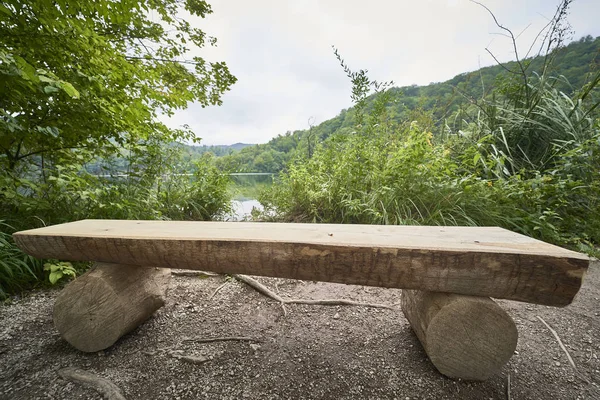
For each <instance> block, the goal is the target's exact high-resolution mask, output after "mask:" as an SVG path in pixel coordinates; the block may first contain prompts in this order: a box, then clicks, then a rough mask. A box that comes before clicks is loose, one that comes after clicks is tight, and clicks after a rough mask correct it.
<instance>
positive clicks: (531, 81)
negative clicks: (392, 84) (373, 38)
mask: <svg viewBox="0 0 600 400" xmlns="http://www.w3.org/2000/svg"><path fill="white" fill-rule="evenodd" d="M564 81H565V80H564V78H560V79H559V78H550V77H549V76H547V75H541V76H538V77H536V76H532V77H530V78H528V79H527V85H528V89H527V90H526V91H525V89H524V88H523V87H522V85H524V83H516V82H515V81H513V80H510V79H509V80H506V81H504V82H503V83H501V84H500V86H499V87H498V89H497V92H496V93H497V97H496V96H492V97H490V98H484V99H482V100H481V101H479V102H477V103H476V104H475V105H474V106H472V107H470V108H468V109H465V110H457V111H456V112H455V115H454V116H453V117H454V119H458V118H461V119H462V123H461V124H453V125H450V124H446V125H445V127H444V131H443V134H437V135H434V134H433V132H432V129H435V126H436V124H435V122H434V116H433V114H434V113H433V112H432V111H421V112H414V113H412V114H410V119H409V120H408V121H407V122H404V123H396V122H395V120H394V119H392V118H390V117H389V109H386V108H382V107H380V106H378V105H381V104H387V103H388V100H387V99H386V97H385V96H386V94H387V93H380V94H378V95H377V96H376V97H375V99H374V101H373V106H372V107H371V108H370V110H369V111H368V114H367V115H366V116H365V117H364V118H363V121H371V122H370V123H367V124H366V125H365V123H363V124H361V125H357V126H356V127H355V130H354V133H350V134H349V133H348V132H347V131H346V130H344V129H343V128H338V130H337V131H336V132H334V133H333V134H331V135H330V136H329V137H328V138H327V139H326V140H324V141H323V142H322V143H321V144H320V145H319V146H318V147H317V149H316V151H315V153H314V155H313V156H312V157H311V158H309V159H306V158H298V159H297V160H296V162H294V163H292V164H291V165H289V167H288V171H287V172H284V173H282V174H281V175H280V179H279V182H278V183H277V184H276V185H275V186H273V187H272V188H271V189H270V190H268V191H266V192H265V193H263V195H262V198H261V202H263V204H265V205H266V210H267V213H266V215H267V216H268V215H273V214H274V213H275V215H276V216H277V217H276V218H277V219H282V220H288V221H303V222H328V223H364V224H424V225H483V226H486V225H496V226H502V227H505V228H508V229H510V230H513V231H516V232H520V233H523V234H526V235H529V236H532V237H535V238H539V239H542V240H545V241H548V242H552V243H555V244H559V245H563V246H567V247H571V248H575V249H578V250H581V251H587V252H589V253H591V254H593V253H594V252H595V251H596V250H594V246H597V245H598V243H600V186H599V182H600V172H599V171H600V158H599V155H600V123H599V120H598V114H597V110H598V105H599V104H600V103H599V101H598V100H597V99H595V97H594V95H593V94H594V91H595V90H596V88H597V86H598V84H599V82H600V74H598V75H596V76H595V77H593V78H592V79H591V80H590V83H588V84H587V85H586V86H584V87H583V88H582V89H580V90H577V91H574V92H572V93H571V94H567V93H564V92H562V91H560V90H558V88H557V86H558V82H564ZM354 84H356V82H354ZM360 92H361V93H362V94H361V95H362V96H364V97H363V98H354V100H355V101H356V102H361V101H364V98H366V96H367V91H364V90H361V91H360ZM525 93H526V94H525ZM386 113H387V115H386ZM458 126H460V129H457V127H458Z"/></svg>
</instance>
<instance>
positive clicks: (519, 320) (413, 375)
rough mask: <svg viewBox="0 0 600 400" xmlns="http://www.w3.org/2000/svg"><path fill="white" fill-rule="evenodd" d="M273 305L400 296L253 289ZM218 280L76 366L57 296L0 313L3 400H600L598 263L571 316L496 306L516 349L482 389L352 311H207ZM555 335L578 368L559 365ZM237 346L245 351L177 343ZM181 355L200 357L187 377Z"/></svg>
mask: <svg viewBox="0 0 600 400" xmlns="http://www.w3.org/2000/svg"><path fill="white" fill-rule="evenodd" d="M258 279H259V280H260V281H261V282H262V283H264V284H265V285H267V286H269V287H270V288H273V290H277V291H278V292H279V294H280V295H282V296H284V297H286V296H289V297H294V298H314V299H318V298H332V297H336V298H345V299H352V300H357V301H364V302H371V303H386V304H397V303H398V302H399V298H400V293H401V292H400V291H399V290H392V289H380V288H370V287H361V286H346V285H338V284H326V283H314V282H301V281H292V280H284V279H270V278H258ZM223 282H225V278H224V277H214V278H208V279H199V278H193V277H173V279H172V281H171V287H170V290H169V293H168V298H167V303H166V305H165V306H164V307H163V308H162V309H160V310H159V311H157V312H156V314H155V315H154V316H153V317H152V318H151V319H150V320H148V321H147V322H145V323H144V324H142V325H141V326H140V327H139V328H138V329H136V330H135V331H134V332H132V333H130V334H129V335H127V336H125V337H123V338H121V340H119V341H118V342H117V344H115V345H114V346H113V347H111V348H110V349H108V350H105V351H103V352H99V353H91V354H89V353H82V352H79V351H77V350H75V349H73V348H72V347H70V346H69V345H68V344H67V343H66V342H65V341H63V340H62V339H61V338H60V336H59V335H58V333H57V332H56V331H55V329H54V327H53V325H52V318H51V313H52V305H53V303H54V299H55V297H56V295H57V293H58V291H57V290H45V291H35V292H31V293H28V294H27V295H26V296H25V297H23V298H18V299H13V302H12V304H10V305H4V306H0V399H100V398H102V396H101V395H99V394H98V393H96V392H95V391H94V390H92V389H90V388H87V387H85V386H81V385H79V384H74V383H71V382H67V381H66V380H64V379H62V378H61V377H60V376H59V374H58V371H59V370H60V369H61V368H65V367H76V368H79V369H82V370H86V371H89V372H91V373H94V374H97V375H98V376H101V377H103V378H106V379H108V380H110V381H111V382H113V383H114V384H115V385H117V386H118V387H119V388H120V389H121V392H122V393H123V395H124V396H125V397H126V398H127V399H402V400H404V399H473V400H474V399H477V400H479V399H506V398H508V395H507V388H508V386H507V384H508V381H509V379H508V378H509V376H510V396H511V398H512V399H553V400H559V399H600V306H599V299H600V263H598V262H595V263H593V264H592V266H591V268H590V270H589V272H588V274H587V276H586V279H585V282H584V286H583V288H582V289H581V291H580V293H579V295H578V296H577V298H576V300H575V302H574V303H573V304H572V305H570V306H568V307H566V308H552V307H546V306H537V305H531V304H525V303H517V302H511V301H498V303H499V304H500V305H501V306H502V307H503V308H504V309H505V310H507V312H508V313H509V314H510V315H511V316H512V317H513V318H514V320H515V321H516V324H517V327H518V329H519V344H518V346H517V351H516V352H515V355H514V356H513V357H512V359H511V361H510V362H509V363H508V364H507V365H506V366H505V367H504V369H503V370H502V371H501V372H500V373H499V374H498V375H496V376H494V377H493V378H491V379H489V380H488V381H486V382H477V383H475V382H464V381H457V380H451V379H448V378H446V377H444V376H442V375H440V374H439V373H438V372H437V371H436V370H435V368H434V367H433V366H432V365H431V363H430V362H429V361H428V359H427V356H426V355H425V353H424V351H423V349H422V347H421V345H420V344H419V342H418V340H417V338H416V337H415V335H414V334H413V332H412V330H411V328H410V326H409V325H408V322H407V321H406V319H405V318H404V316H403V315H402V312H401V311H400V310H399V309H398V310H387V309H374V308H363V307H353V306H340V307H334V306H306V305H288V306H286V309H287V315H285V316H284V315H283V312H282V308H281V307H280V306H279V305H278V304H277V303H275V302H274V301H272V300H270V299H266V298H265V297H263V296H262V295H260V294H259V293H257V292H256V291H254V290H253V289H251V288H249V287H248V286H246V285H244V284H242V283H239V282H235V281H233V282H229V283H228V284H227V285H226V286H225V287H223V288H222V290H220V291H219V292H218V293H217V294H216V295H215V296H214V297H213V298H212V299H210V300H208V298H209V296H210V295H211V293H212V292H213V291H214V290H215V289H216V288H217V287H218V286H220V285H221V284H222V283H223ZM538 316H540V317H542V318H543V319H544V320H545V321H546V322H547V323H548V324H550V326H551V327H553V328H554V329H555V330H556V332H557V333H558V335H559V336H560V337H561V339H562V341H563V342H564V344H565V346H566V348H567V349H568V350H569V352H570V354H571V356H572V357H573V360H574V362H575V364H576V366H577V368H578V372H576V371H575V370H574V369H573V368H572V367H571V365H570V363H569V362H568V359H567V357H566V355H565V353H564V352H563V351H562V350H561V348H560V346H559V345H558V343H557V341H556V339H555V338H554V336H553V335H552V333H551V332H550V331H549V330H548V328H546V327H545V326H544V325H543V324H542V322H541V321H540V320H539V319H538V318H537V317H538ZM216 336H245V337H251V338H253V339H255V341H228V342H213V343H197V342H184V341H183V339H184V338H209V337H216ZM178 355H185V356H193V357H203V358H205V359H206V361H205V362H202V363H200V364H192V363H187V362H184V361H183V360H181V359H180V358H178V357H177V356H178Z"/></svg>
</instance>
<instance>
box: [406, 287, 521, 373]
mask: <svg viewBox="0 0 600 400" xmlns="http://www.w3.org/2000/svg"><path fill="white" fill-rule="evenodd" d="M402 311H403V312H404V315H405V316H406V318H407V319H408V321H409V322H410V325H411V326H412V329H413V330H414V332H415V333H416V335H417V337H418V338H419V341H420V342H421V344H422V345H423V347H424V348H425V352H426V353H427V355H428V356H429V359H430V360H431V362H432V363H433V365H434V366H435V367H436V368H437V370H438V371H439V372H441V373H442V374H444V375H446V376H448V377H450V378H461V379H465V380H485V379H487V378H489V377H491V376H492V375H494V374H496V373H498V372H499V371H500V370H501V369H502V367H503V366H504V365H505V364H506V363H507V362H508V360H509V359H510V357H511V356H512V355H513V353H514V351H515V349H516V346H517V337H518V333H517V328H516V326H515V323H514V321H513V320H512V318H511V317H510V316H509V315H508V314H507V313H506V312H505V311H504V310H503V309H502V308H500V306H498V305H497V304H496V303H495V302H494V301H493V300H491V299H490V298H488V297H474V296H463V295H457V294H449V293H439V292H427V291H421V290H403V291H402Z"/></svg>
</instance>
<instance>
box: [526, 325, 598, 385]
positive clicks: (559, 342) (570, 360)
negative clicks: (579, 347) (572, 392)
mask: <svg viewBox="0 0 600 400" xmlns="http://www.w3.org/2000/svg"><path fill="white" fill-rule="evenodd" d="M537 319H539V320H540V321H541V322H542V324H544V325H545V326H546V328H548V330H549V331H550V333H552V335H553V336H554V338H555V339H556V341H557V342H558V345H559V346H560V348H561V349H562V351H563V352H564V353H565V355H566V356H567V359H568V360H569V364H571V367H573V370H574V371H575V375H577V376H578V377H579V378H581V379H582V380H583V381H585V382H586V383H590V381H589V379H587V378H586V377H585V376H583V375H582V374H581V373H580V372H579V370H578V369H577V366H576V365H575V361H573V358H572V357H571V353H569V350H567V348H566V347H565V345H564V344H563V342H562V340H561V339H560V336H558V333H557V332H556V331H555V330H554V329H553V328H552V327H551V326H550V325H549V324H548V323H547V322H546V321H544V319H543V318H542V317H540V316H539V315H537Z"/></svg>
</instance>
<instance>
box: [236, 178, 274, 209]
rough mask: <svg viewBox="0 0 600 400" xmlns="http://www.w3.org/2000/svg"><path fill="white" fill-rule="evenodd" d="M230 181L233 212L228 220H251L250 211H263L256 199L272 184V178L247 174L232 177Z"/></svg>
mask: <svg viewBox="0 0 600 400" xmlns="http://www.w3.org/2000/svg"><path fill="white" fill-rule="evenodd" d="M231 180H232V181H233V185H232V188H231V193H232V201H231V202H232V208H233V212H232V213H231V216H230V217H229V218H228V220H229V221H249V220H251V219H252V210H254V209H257V210H258V211H263V210H264V207H263V206H262V204H260V202H259V201H258V200H257V197H258V195H259V193H260V191H261V190H264V189H266V188H268V187H269V186H271V185H272V184H273V176H272V175H270V174H251V173H248V174H238V175H232V176H231Z"/></svg>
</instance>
